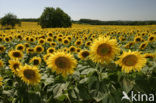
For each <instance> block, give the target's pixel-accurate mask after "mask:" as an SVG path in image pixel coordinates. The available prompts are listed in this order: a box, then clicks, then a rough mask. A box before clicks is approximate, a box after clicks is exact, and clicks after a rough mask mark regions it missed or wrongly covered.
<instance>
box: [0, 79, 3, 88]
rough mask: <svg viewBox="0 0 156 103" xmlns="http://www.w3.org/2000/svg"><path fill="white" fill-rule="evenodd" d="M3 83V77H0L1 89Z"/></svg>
mask: <svg viewBox="0 0 156 103" xmlns="http://www.w3.org/2000/svg"><path fill="white" fill-rule="evenodd" d="M2 81H3V78H2V77H0V87H1V86H2V84H3V83H2Z"/></svg>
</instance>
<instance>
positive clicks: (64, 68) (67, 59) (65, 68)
mask: <svg viewBox="0 0 156 103" xmlns="http://www.w3.org/2000/svg"><path fill="white" fill-rule="evenodd" d="M47 64H48V67H49V68H51V69H52V71H53V72H54V71H56V73H57V74H60V73H61V74H62V75H63V76H67V75H68V74H73V72H74V68H75V67H76V65H77V61H76V59H75V58H74V57H73V55H71V54H69V53H66V52H63V51H59V52H55V53H54V54H51V55H50V57H49V58H48V61H47Z"/></svg>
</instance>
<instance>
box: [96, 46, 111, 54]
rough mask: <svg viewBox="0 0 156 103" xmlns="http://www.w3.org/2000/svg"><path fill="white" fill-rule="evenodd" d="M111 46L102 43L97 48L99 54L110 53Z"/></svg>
mask: <svg viewBox="0 0 156 103" xmlns="http://www.w3.org/2000/svg"><path fill="white" fill-rule="evenodd" d="M111 49H112V48H111V47H110V46H109V45H108V44H105V43H104V44H101V45H99V46H98V48H97V54H98V55H100V56H105V55H108V54H109V53H110V52H111Z"/></svg>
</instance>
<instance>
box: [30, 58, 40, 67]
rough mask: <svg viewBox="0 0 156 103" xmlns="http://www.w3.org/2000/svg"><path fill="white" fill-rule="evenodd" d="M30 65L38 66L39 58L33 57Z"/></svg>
mask: <svg viewBox="0 0 156 103" xmlns="http://www.w3.org/2000/svg"><path fill="white" fill-rule="evenodd" d="M30 63H32V64H33V65H34V66H38V65H39V64H41V58H40V57H33V58H32V59H31V60H30Z"/></svg>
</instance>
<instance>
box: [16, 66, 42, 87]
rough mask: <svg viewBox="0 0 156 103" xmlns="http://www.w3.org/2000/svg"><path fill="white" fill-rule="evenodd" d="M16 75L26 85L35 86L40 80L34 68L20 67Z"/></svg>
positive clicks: (36, 69) (37, 71)
mask: <svg viewBox="0 0 156 103" xmlns="http://www.w3.org/2000/svg"><path fill="white" fill-rule="evenodd" d="M18 73H19V76H20V77H21V79H22V80H23V81H24V82H25V83H26V84H28V85H36V84H38V83H39V82H40V80H41V75H40V73H39V70H38V68H37V67H36V66H30V65H25V66H21V67H20V69H19V70H18Z"/></svg>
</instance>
